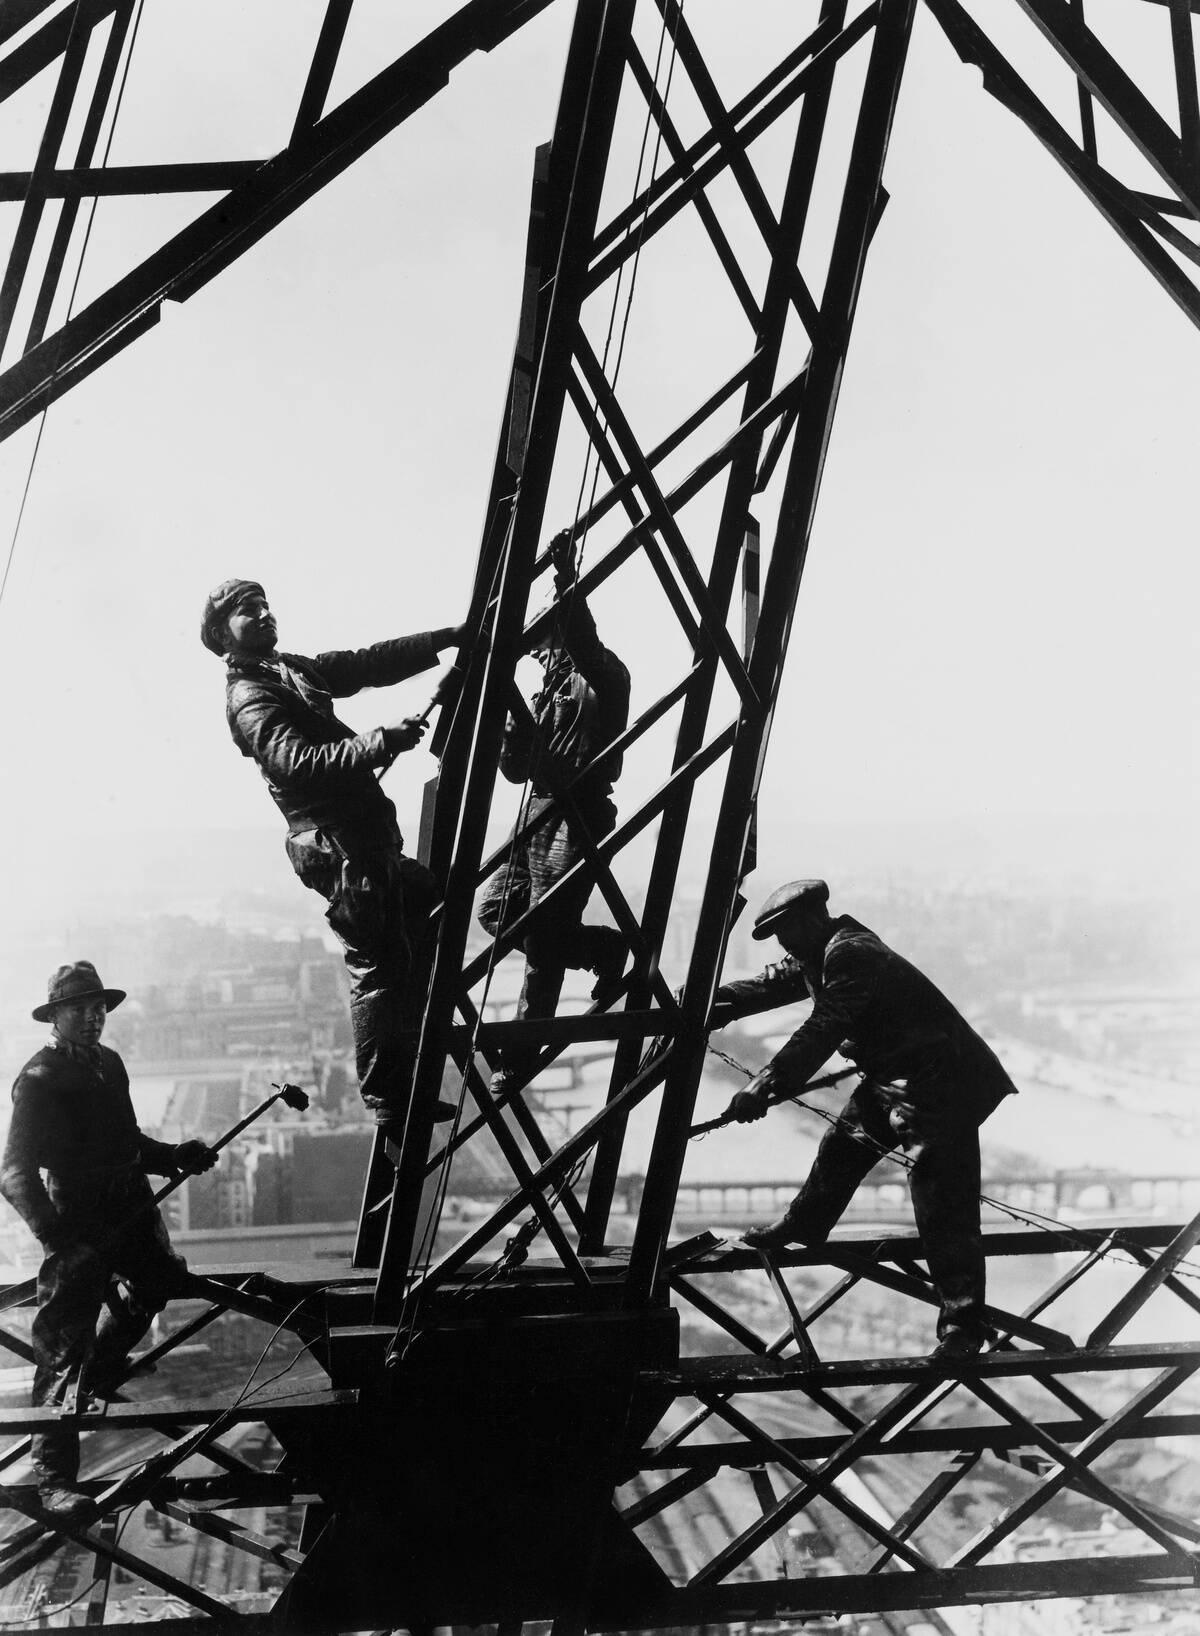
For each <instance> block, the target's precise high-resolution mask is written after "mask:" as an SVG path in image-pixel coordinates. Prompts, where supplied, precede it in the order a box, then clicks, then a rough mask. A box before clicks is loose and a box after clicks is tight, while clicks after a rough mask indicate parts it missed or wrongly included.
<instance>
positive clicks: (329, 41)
mask: <svg viewBox="0 0 1200 1636" xmlns="http://www.w3.org/2000/svg"><path fill="white" fill-rule="evenodd" d="M353 4H354V0H328V4H327V5H326V7H325V16H324V19H323V20H322V23H321V32H320V34H319V35H318V36H317V43H316V47H315V48H314V50H313V54H312V61H311V63H310V64H309V68H308V78H307V79H306V80H305V82H304V90H303V91H302V92H301V94H300V106H299V107H298V108H297V109H296V123H295V125H294V126H293V128H292V141H293V142H294V141H295V140H296V138H297V137H298V136H299V135H300V133H301V131H306V130H307V129H308V127H309V126H310V125H315V124H316V123H317V121H318V119H320V117H321V114H322V112H323V110H324V108H325V98H326V97H327V96H328V95H329V87H330V86H331V85H332V84H333V76H334V71H335V70H336V68H337V61H338V54H339V52H340V51H341V49H342V42H343V40H344V39H345V37H346V27H347V24H348V23H349V21H350V10H351V7H352V6H353Z"/></svg>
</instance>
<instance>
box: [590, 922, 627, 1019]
mask: <svg viewBox="0 0 1200 1636" xmlns="http://www.w3.org/2000/svg"><path fill="white" fill-rule="evenodd" d="M590 930H591V932H592V934H593V936H594V937H596V938H597V939H598V940H599V943H600V953H599V956H598V958H597V959H595V960H594V961H593V962H592V970H593V971H594V972H595V973H596V981H595V982H594V983H593V984H592V999H593V1001H594V1002H595V1003H596V1004H597V1005H611V1004H612V1002H613V1001H614V1000H615V999H616V998H617V996H618V994H620V992H621V976H622V973H623V972H624V970H625V954H626V951H627V949H628V944H627V943H626V941H625V939H624V937H623V936H622V935H621V933H620V932H619V931H618V930H617V928H616V927H615V926H594V927H591V928H590Z"/></svg>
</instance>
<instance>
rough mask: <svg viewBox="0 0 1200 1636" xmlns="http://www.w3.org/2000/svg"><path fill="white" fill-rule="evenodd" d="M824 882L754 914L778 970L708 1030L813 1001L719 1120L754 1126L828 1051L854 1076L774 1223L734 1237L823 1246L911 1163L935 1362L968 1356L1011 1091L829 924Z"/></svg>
mask: <svg viewBox="0 0 1200 1636" xmlns="http://www.w3.org/2000/svg"><path fill="white" fill-rule="evenodd" d="M828 900H829V888H828V886H826V884H825V882H824V881H814V880H810V881H792V882H791V883H790V884H789V885H787V886H781V887H780V888H779V890H778V891H776V892H773V893H772V894H771V896H770V897H769V898H768V899H767V900H766V902H765V903H764V905H763V907H762V910H761V912H760V914H759V916H758V918H757V920H756V921H755V923H754V930H753V932H752V933H751V935H752V936H753V937H755V938H758V939H762V938H766V937H776V938H777V939H778V940H779V942H780V944H781V945H782V947H783V950H784V953H785V955H786V958H785V959H784V960H782V961H781V962H780V963H779V964H778V965H776V966H769V967H768V968H767V970H766V971H765V972H764V973H763V974H762V975H761V976H760V977H752V978H749V979H747V980H746V981H745V982H737V983H727V984H725V985H723V986H722V987H721V988H720V989H719V990H718V991H717V995H716V1001H715V1004H714V1014H713V1021H714V1023H715V1024H717V1025H718V1026H721V1025H723V1024H724V1023H726V1022H731V1021H733V1020H734V1019H735V1018H738V1017H747V1016H750V1015H751V1014H752V1013H754V1012H759V1011H768V1010H770V1009H772V1008H773V1007H775V1006H780V1005H790V1004H793V1003H794V1002H795V1001H797V1000H803V999H806V998H809V997H811V998H812V1000H813V1009H812V1012H811V1014H810V1016H809V1017H808V1020H807V1021H806V1022H805V1023H803V1024H802V1026H801V1027H800V1028H798V1029H797V1030H796V1032H795V1033H794V1034H793V1035H792V1037H791V1039H790V1040H788V1042H787V1044H786V1045H784V1046H783V1048H782V1049H781V1050H780V1051H778V1052H777V1053H776V1054H775V1056H774V1058H773V1059H772V1061H771V1062H770V1063H769V1064H768V1066H767V1067H766V1068H764V1069H763V1070H762V1072H761V1073H759V1074H757V1075H756V1076H755V1077H754V1079H753V1080H751V1082H750V1084H749V1085H748V1086H747V1087H746V1089H745V1090H743V1091H739V1092H738V1093H737V1094H736V1095H735V1096H734V1098H733V1100H732V1102H731V1103H730V1104H729V1107H728V1109H727V1110H726V1112H727V1114H730V1115H732V1116H733V1118H735V1119H737V1120H740V1121H747V1120H752V1119H761V1118H762V1116H763V1115H764V1114H765V1113H766V1111H767V1109H768V1108H769V1107H770V1106H771V1105H772V1103H773V1102H774V1101H777V1100H778V1099H779V1098H780V1097H790V1096H796V1095H798V1094H799V1093H800V1092H802V1091H803V1089H804V1087H805V1085H806V1083H807V1082H808V1080H810V1079H811V1078H812V1077H813V1075H814V1074H815V1073H816V1072H817V1070H818V1069H819V1068H820V1067H821V1065H822V1063H824V1062H825V1061H826V1060H827V1059H828V1058H829V1057H830V1056H831V1055H832V1054H833V1053H834V1052H835V1051H839V1052H840V1053H841V1054H842V1056H844V1057H846V1058H847V1059H848V1060H850V1061H852V1062H854V1063H855V1065H856V1066H857V1067H858V1069H859V1070H860V1072H861V1073H862V1075H863V1078H862V1081H861V1083H860V1084H859V1086H858V1087H857V1089H856V1090H855V1091H854V1092H853V1093H852V1094H851V1096H850V1097H849V1099H848V1100H847V1102H846V1105H845V1107H844V1108H843V1110H842V1113H841V1116H840V1118H839V1119H838V1122H837V1124H836V1125H835V1126H833V1127H832V1128H831V1129H830V1130H829V1131H827V1132H826V1134H825V1137H824V1138H823V1140H822V1142H821V1145H820V1147H819V1148H818V1149H817V1156H816V1159H815V1160H814V1162H813V1166H812V1169H811V1171H810V1172H809V1175H808V1179H807V1181H805V1183H804V1185H803V1187H802V1188H801V1189H800V1191H799V1193H797V1195H796V1197H795V1198H794V1199H793V1200H792V1202H791V1204H790V1205H789V1206H788V1208H787V1210H786V1211H785V1213H784V1215H783V1216H782V1218H781V1219H780V1220H779V1221H777V1222H774V1223H773V1224H772V1225H771V1226H769V1227H757V1228H751V1229H750V1230H749V1231H748V1232H746V1233H745V1234H744V1235H743V1237H744V1239H745V1241H746V1243H747V1244H750V1245H753V1246H754V1247H755V1248H756V1249H777V1248H780V1247H782V1246H783V1245H785V1244H820V1243H821V1242H823V1240H824V1239H825V1238H826V1237H827V1236H828V1234H829V1232H830V1230H831V1228H832V1227H833V1226H834V1223H835V1222H836V1221H837V1220H838V1218H839V1217H840V1215H841V1214H842V1211H843V1210H844V1209H845V1208H846V1206H847V1204H849V1202H850V1199H851V1198H852V1196H853V1194H854V1190H855V1189H856V1188H857V1186H858V1184H859V1183H860V1182H861V1181H862V1180H863V1179H864V1178H865V1177H866V1175H867V1174H868V1172H869V1171H871V1170H872V1169H873V1168H874V1166H875V1164H876V1162H877V1161H878V1159H879V1158H880V1157H881V1156H882V1154H883V1152H885V1151H890V1150H891V1149H893V1148H897V1147H898V1148H902V1149H903V1150H904V1152H905V1153H906V1154H907V1155H908V1157H909V1158H910V1159H911V1161H912V1168H911V1170H910V1171H909V1187H910V1189H911V1192H912V1202H913V1213H914V1215H915V1217H916V1224H917V1231H918V1232H919V1233H920V1235H921V1243H922V1245H923V1247H924V1251H925V1259H926V1262H927V1264H928V1267H929V1275H930V1277H931V1278H932V1280H933V1283H934V1286H935V1287H936V1289H937V1293H938V1299H939V1302H940V1304H941V1313H940V1315H939V1318H938V1326H937V1333H938V1340H939V1345H938V1347H937V1349H936V1352H935V1354H934V1355H935V1356H959V1355H966V1354H969V1353H973V1352H978V1351H979V1350H980V1348H981V1347H982V1346H983V1344H984V1342H985V1341H986V1340H987V1339H988V1338H989V1337H990V1335H991V1333H992V1332H991V1329H990V1327H989V1325H988V1324H987V1323H986V1322H985V1320H984V1316H983V1303H984V1284H985V1270H986V1269H985V1260H984V1254H983V1242H982V1237H981V1234H980V1226H979V1188H980V1173H979V1169H980V1167H979V1127H980V1125H981V1124H982V1123H983V1121H984V1120H985V1119H986V1118H987V1117H988V1115H989V1114H990V1113H992V1112H993V1111H994V1109H995V1108H996V1107H997V1106H998V1105H999V1104H1000V1102H1001V1101H1003V1099H1004V1098H1005V1097H1006V1096H1008V1095H1010V1094H1012V1093H1013V1092H1015V1091H1016V1086H1015V1085H1014V1084H1013V1082H1012V1080H1011V1079H1010V1078H1009V1077H1008V1075H1007V1073H1006V1072H1005V1071H1004V1068H1003V1067H1002V1066H1001V1064H1000V1061H999V1059H998V1058H997V1057H996V1055H995V1053H994V1052H993V1051H992V1049H991V1047H990V1046H988V1045H987V1044H986V1043H985V1042H984V1041H983V1040H982V1039H981V1038H980V1037H979V1035H978V1034H977V1033H976V1032H975V1030H974V1029H973V1028H972V1027H971V1026H970V1025H969V1024H968V1023H967V1022H966V1021H965V1020H964V1018H963V1017H961V1016H960V1015H959V1013H958V1012H957V1011H956V1010H955V1008H954V1006H952V1005H951V1003H950V1001H949V1000H948V999H947V998H946V997H945V995H944V994H942V993H941V992H940V991H939V990H938V989H936V988H935V987H934V985H933V984H932V983H931V982H930V981H929V979H928V978H927V977H925V976H923V975H922V973H921V972H919V971H918V970H917V969H916V967H915V966H912V965H910V964H909V962H908V961H907V960H904V959H902V958H901V957H900V955H898V954H896V953H895V952H894V951H893V950H891V949H889V948H888V946H887V945H886V943H884V942H882V941H881V940H880V939H879V938H878V937H876V935H875V933H874V932H872V931H870V930H868V928H867V927H866V926H863V925H861V924H860V923H859V922H858V921H857V920H853V919H851V917H850V916H849V915H840V916H839V917H838V918H837V919H833V918H832V917H831V916H830V914H829V910H828V908H827V907H826V905H827V903H828Z"/></svg>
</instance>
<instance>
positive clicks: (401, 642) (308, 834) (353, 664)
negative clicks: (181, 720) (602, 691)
mask: <svg viewBox="0 0 1200 1636" xmlns="http://www.w3.org/2000/svg"><path fill="white" fill-rule="evenodd" d="M463 634H464V633H463V627H462V626H460V625H448V626H446V627H444V628H443V629H441V630H435V631H423V632H421V633H420V634H418V635H415V636H401V637H397V638H396V639H395V640H393V641H388V642H376V643H375V644H374V645H373V646H371V647H367V648H358V649H356V650H348V651H346V650H338V651H334V652H330V653H318V654H317V655H316V657H315V658H313V659H305V658H302V657H301V656H300V655H299V654H295V653H280V652H278V651H277V648H276V636H277V630H276V625H275V619H274V616H273V614H272V613H271V610H270V607H269V606H268V604H267V596H266V592H265V591H264V590H263V588H262V586H261V585H260V584H259V583H258V581H257V580H252V579H229V580H225V581H224V583H223V584H221V585H218V586H217V588H216V590H215V591H213V593H212V595H211V596H210V597H209V598H208V601H207V602H206V603H205V607H204V617H203V621H202V624H201V628H200V639H201V641H202V642H203V643H204V646H205V647H206V648H208V649H209V651H210V652H211V653H215V654H217V655H219V656H220V657H222V658H223V659H224V660H225V665H226V692H225V714H226V719H227V721H228V723H229V731H230V733H231V734H232V735H233V742H234V743H235V744H236V745H237V747H238V749H239V750H240V751H241V753H242V754H243V755H244V756H247V757H248V758H249V759H251V760H252V761H254V762H256V763H257V765H258V769H259V771H260V772H261V774H262V776H263V778H264V780H265V781H266V785H267V789H268V790H269V791H270V794H271V798H272V800H273V801H274V802H275V805H276V806H277V807H278V808H279V810H280V812H282V814H283V816H284V818H285V819H286V821H287V826H288V834H287V843H286V844H287V854H288V858H289V859H290V861H291V864H292V868H293V869H294V870H295V872H296V874H297V875H298V876H299V877H300V880H301V881H302V882H303V884H304V885H305V886H307V887H309V888H311V890H313V891H314V892H319V893H320V895H321V896H322V897H323V898H324V899H325V902H326V904H327V905H328V908H327V909H326V919H327V920H328V922H329V925H330V928H331V929H332V931H333V932H334V933H335V935H336V936H337V938H338V941H339V942H340V943H341V945H342V950H343V953H344V956H345V961H346V970H347V972H348V973H349V975H350V1018H351V1024H352V1027H353V1030H354V1051H355V1062H356V1067H357V1071H358V1083H359V1090H360V1092H361V1094H362V1099H363V1102H364V1103H365V1104H366V1106H367V1108H368V1110H369V1111H370V1112H371V1113H372V1115H373V1116H374V1118H375V1121H376V1123H377V1124H378V1125H379V1126H380V1128H381V1129H382V1130H383V1131H384V1132H385V1134H387V1135H389V1136H392V1137H395V1138H397V1139H398V1138H399V1136H400V1135H401V1134H402V1131H403V1127H404V1122H405V1119H406V1117H407V1113H408V1104H409V1096H410V1092H411V1085H412V1069H413V1044H412V1042H413V1039H414V1037H415V1033H416V1030H417V1028H418V1026H419V1024H420V1020H421V1011H422V1008H423V1005H424V998H425V983H426V977H427V972H428V957H429V952H430V914H431V911H432V910H433V908H434V905H435V904H436V903H437V901H438V897H439V893H438V890H437V883H436V882H435V880H434V878H433V876H432V875H431V874H430V872H429V870H428V869H426V868H425V867H424V866H423V865H422V864H420V863H418V862H417V860H416V859H415V858H410V857H408V856H407V854H406V853H405V851H404V839H403V836H402V835H401V833H400V829H399V826H398V825H397V822H396V809H395V807H394V806H393V804H392V802H391V801H390V800H389V799H388V797H387V796H386V795H385V794H384V792H383V789H382V787H381V786H380V784H379V781H378V778H377V776H376V775H377V774H378V773H381V772H383V771H384V769H385V768H387V767H389V766H391V764H392V762H393V761H394V760H395V758H396V756H397V755H399V754H400V753H401V752H402V751H405V750H411V749H413V748H414V747H415V746H416V745H417V744H419V743H420V741H421V734H422V733H423V732H424V722H423V721H422V720H420V719H418V718H415V717H408V718H405V719H404V720H402V721H399V722H395V723H393V724H392V725H391V726H388V727H373V728H371V729H370V731H368V732H365V733H355V732H354V731H353V729H352V728H350V727H347V726H346V724H345V723H344V722H341V721H339V720H338V718H337V716H336V715H335V714H334V710H333V701H334V699H338V698H346V697H348V696H349V695H351V694H354V693H358V692H361V690H362V689H363V688H368V687H391V686H393V685H394V684H395V683H397V682H403V681H407V680H408V678H409V677H411V676H417V675H419V674H420V673H421V672H422V671H425V670H428V669H430V667H431V666H433V665H435V664H436V663H437V657H438V654H439V653H440V652H442V651H443V649H446V648H457V647H458V646H459V645H460V644H461V642H462V640H463ZM453 1113H454V1109H453V1108H451V1107H449V1106H448V1105H447V1104H445V1103H441V1102H439V1103H438V1104H437V1108H436V1111H435V1117H437V1118H450V1117H452V1115H453Z"/></svg>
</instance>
